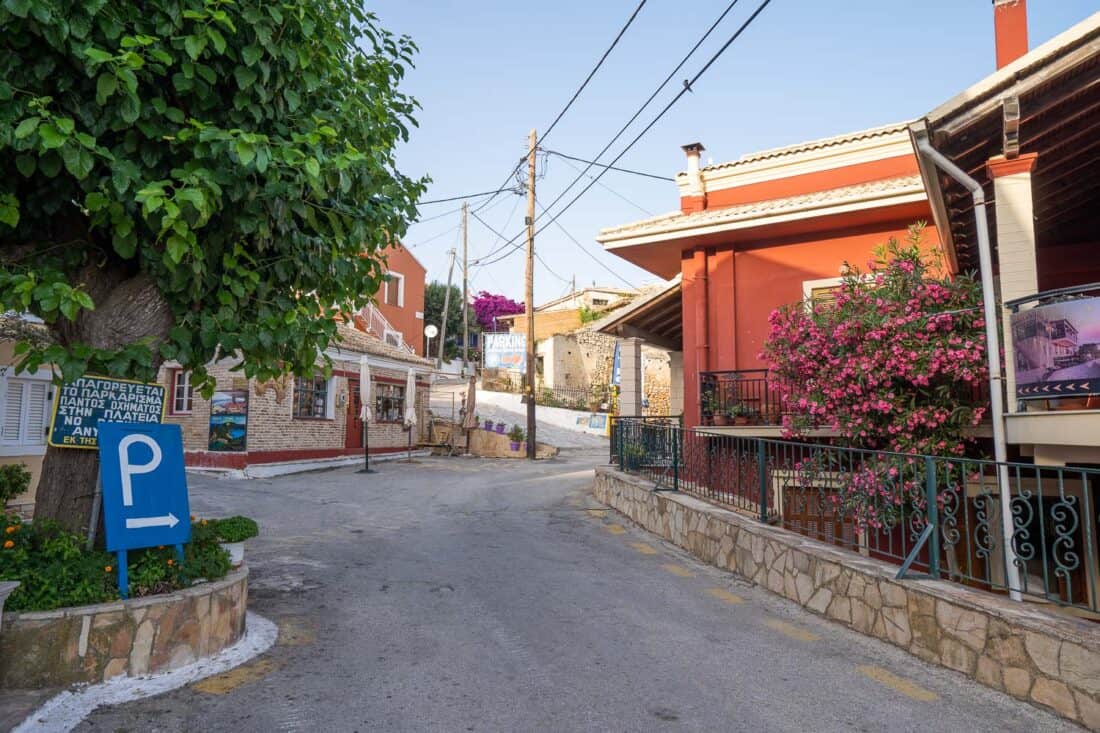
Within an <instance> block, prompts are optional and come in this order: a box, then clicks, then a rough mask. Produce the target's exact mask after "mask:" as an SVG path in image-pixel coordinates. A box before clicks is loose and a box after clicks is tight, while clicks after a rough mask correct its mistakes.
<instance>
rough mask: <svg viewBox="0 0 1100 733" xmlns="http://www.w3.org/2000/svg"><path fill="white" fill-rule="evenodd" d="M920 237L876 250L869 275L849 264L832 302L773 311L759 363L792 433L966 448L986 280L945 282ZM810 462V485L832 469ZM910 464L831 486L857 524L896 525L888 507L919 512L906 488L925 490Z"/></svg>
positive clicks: (867, 443) (974, 413)
mask: <svg viewBox="0 0 1100 733" xmlns="http://www.w3.org/2000/svg"><path fill="white" fill-rule="evenodd" d="M920 239H921V227H920V226H915V227H913V228H912V229H911V230H910V233H909V237H908V239H907V241H906V242H904V243H899V242H898V241H897V240H893V239H892V240H890V241H889V242H888V243H887V244H886V245H884V246H882V247H880V248H877V249H876V251H875V254H874V259H873V260H872V261H870V262H868V264H867V266H868V271H867V272H861V271H859V270H857V269H855V268H851V269H850V270H849V271H848V273H847V274H846V275H845V276H844V277H843V278H842V282H841V284H840V286H839V288H838V289H837V291H836V293H835V295H836V299H835V301H833V302H830V303H819V304H813V303H809V304H807V303H797V304H793V305H790V306H787V307H784V308H781V309H779V310H777V311H775V312H773V313H772V315H771V318H770V333H769V337H768V341H767V344H766V346H765V348H764V353H763V355H762V357H763V358H764V359H765V360H766V361H768V362H769V363H770V367H771V370H770V372H769V379H770V380H771V383H772V386H773V388H774V389H775V390H776V391H777V393H778V395H779V398H780V400H781V404H782V406H783V412H784V418H783V420H784V427H785V428H786V432H787V435H788V437H797V436H799V435H804V434H805V433H806V431H808V430H811V429H813V428H828V429H831V430H833V431H835V432H836V433H838V434H839V436H840V437H841V441H840V442H841V443H842V444H844V445H846V446H850V447H854V448H865V449H873V450H880V451H894V452H897V453H907V454H913V453H923V454H931V455H941V456H943V455H949V456H958V455H962V454H963V453H964V452H965V451H966V448H967V443H968V440H967V437H966V436H967V429H968V428H970V427H972V426H975V425H977V424H978V423H979V422H980V421H981V418H982V416H983V414H984V413H985V411H986V407H985V404H984V400H983V399H982V398H981V394H982V392H981V386H982V385H983V383H984V382H985V381H986V379H987V375H988V368H987V365H986V348H985V340H984V331H983V329H984V326H985V324H984V321H983V318H982V311H981V307H980V302H981V295H980V293H981V291H980V284H979V283H978V282H977V281H976V280H975V279H974V278H972V277H970V276H969V275H965V274H962V275H958V276H955V277H945V276H943V275H942V274H941V271H940V267H939V264H938V262H937V261H936V258H935V257H934V256H932V255H930V254H929V253H928V250H927V248H924V247H922V246H921V242H920ZM815 456H816V459H815V461H814V464H813V465H809V464H807V465H801V466H799V467H798V468H799V471H800V473H801V474H802V475H803V477H804V478H806V477H808V476H810V475H811V474H818V475H820V473H821V472H822V471H824V470H829V467H828V466H825V465H819V464H820V458H821V454H815ZM911 463H913V461H912V460H910V459H906V458H904V457H902V456H898V457H897V459H896V460H884V459H883V456H882V455H878V456H875V460H874V462H873V465H870V464H869V463H868V462H866V461H865V462H864V463H863V466H864V467H863V468H862V469H859V470H847V471H846V472H845V473H846V475H847V477H848V479H849V480H845V481H841V482H839V484H838V483H837V482H836V481H833V487H834V489H835V492H834V493H833V501H834V503H836V504H840V505H842V506H843V507H844V508H845V509H847V510H848V511H847V513H848V515H849V516H850V517H851V518H852V519H854V521H855V522H856V523H857V524H858V525H860V526H864V527H866V526H872V527H880V526H882V525H883V523H886V524H891V523H892V521H891V520H892V519H896V517H897V515H898V512H897V511H894V510H888V511H886V512H885V514H884V510H886V509H887V508H889V507H895V508H896V507H901V506H902V505H903V504H906V505H908V506H913V501H912V499H913V496H914V491H913V488H914V487H913V486H912V485H910V484H911V483H913V479H914V478H915V479H917V481H918V482H920V483H923V481H922V480H921V479H920V478H919V476H917V474H919V473H920V471H919V470H917V471H914V470H913V469H912V467H911V466H910V465H909V464H911ZM832 475H833V476H835V475H836V473H833V474H832ZM903 475H904V477H903ZM807 480H808V479H807ZM916 493H917V495H919V492H916Z"/></svg>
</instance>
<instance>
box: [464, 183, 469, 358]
mask: <svg viewBox="0 0 1100 733" xmlns="http://www.w3.org/2000/svg"><path fill="white" fill-rule="evenodd" d="M469 209H470V205H469V204H468V203H466V202H465V201H463V202H462V376H464V377H465V376H466V365H467V363H468V362H469V361H470V323H469V320H468V319H467V317H466V311H467V309H468V308H469V307H470V296H469V295H468V294H467V292H466V288H467V287H468V281H467V279H466V278H467V275H468V271H467V270H468V267H469V262H468V259H469V258H468V255H469V250H468V248H467V246H466V233H467V229H466V227H467V219H466V213H467V211H469Z"/></svg>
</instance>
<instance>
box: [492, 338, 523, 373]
mask: <svg viewBox="0 0 1100 733" xmlns="http://www.w3.org/2000/svg"><path fill="white" fill-rule="evenodd" d="M484 366H485V367H488V368H489V369H512V370H514V371H521V372H522V371H524V370H526V369H527V334H525V333H487V334H485V362H484Z"/></svg>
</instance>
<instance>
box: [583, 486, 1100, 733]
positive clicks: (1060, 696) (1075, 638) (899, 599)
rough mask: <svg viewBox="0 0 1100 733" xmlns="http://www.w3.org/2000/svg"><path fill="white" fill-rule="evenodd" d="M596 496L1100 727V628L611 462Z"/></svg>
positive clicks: (818, 602) (746, 571) (722, 562)
mask: <svg viewBox="0 0 1100 733" xmlns="http://www.w3.org/2000/svg"><path fill="white" fill-rule="evenodd" d="M593 494H594V495H595V497H596V499H597V500H599V501H601V502H603V503H604V504H607V505H609V506H611V507H612V508H614V509H615V510H617V511H619V512H621V513H622V514H624V515H625V516H627V517H628V518H630V519H632V520H633V521H635V522H637V523H638V524H639V525H641V526H642V527H643V528H644V529H647V530H649V531H650V532H653V533H654V534H656V535H657V536H659V537H662V538H664V539H666V540H668V541H669V542H672V543H673V544H675V545H678V546H679V547H682V548H684V549H685V550H687V551H688V552H690V553H692V554H693V555H695V556H696V557H698V558H699V559H701V560H703V561H704V562H708V563H711V564H713V565H716V566H717V567H719V568H723V569H726V570H729V571H731V572H733V573H736V574H737V575H740V576H741V577H743V578H746V579H748V580H750V581H752V582H753V583H755V584H757V585H760V586H763V587H764V588H767V589H768V590H770V591H771V592H773V593H776V594H778V595H781V596H784V597H785V598H787V599H789V600H791V601H793V602H795V603H798V604H799V605H801V606H803V607H804V608H806V609H808V610H810V611H812V612H814V613H817V614H820V615H822V616H824V617H826V618H829V619H832V620H833V621H836V622H838V623H840V624H843V625H845V626H847V627H849V628H851V629H854V630H855V631H858V632H860V633H863V634H867V635H869V636H873V637H875V638H878V639H880V640H882V641H885V642H887V643H890V644H893V645H894V646H897V647H900V648H901V649H904V650H906V651H908V652H909V653H910V654H913V655H914V656H916V657H919V658H921V659H923V660H925V661H927V662H932V663H935V664H940V665H942V666H944V667H947V668H948V669H952V670H954V671H956V672H959V673H961V674H964V675H966V676H968V677H970V678H972V679H974V680H976V681H977V682H980V683H981V684H983V685H986V686H988V687H991V688H993V689H995V690H1000V691H1002V692H1005V693H1007V694H1009V695H1012V696H1013V697H1016V698H1018V699H1020V700H1024V701H1027V702H1030V703H1032V704H1034V705H1038V706H1040V707H1044V708H1048V709H1050V710H1053V711H1054V712H1056V713H1058V714H1059V715H1061V716H1063V717H1065V718H1068V719H1070V720H1073V721H1075V722H1078V723H1080V724H1082V725H1084V726H1085V727H1086V728H1089V729H1091V730H1100V627H1098V626H1097V625H1096V624H1095V623H1091V622H1088V621H1084V620H1081V619H1076V618H1072V617H1069V616H1066V615H1060V614H1055V613H1050V612H1048V611H1046V610H1044V609H1043V608H1042V607H1039V606H1036V605H1034V604H1026V603H1013V602H1012V601H1010V600H1008V599H1007V598H1005V597H1004V596H999V595H994V594H992V593H986V592H984V591H979V590H974V589H971V588H967V587H965V586H962V585H957V584H954V583H949V582H946V581H934V580H906V581H898V580H896V579H895V577H894V576H895V574H896V573H897V567H896V566H894V565H889V564H887V563H885V562H881V561H879V560H874V559H871V558H866V557H862V556H860V555H857V554H855V553H850V552H846V551H844V550H841V549H838V548H836V547H832V546H830V545H827V544H824V543H822V542H818V541H816V540H812V539H809V538H806V537H803V536H801V535H798V534H795V533H793V532H790V531H788V530H784V529H781V528H779V527H773V526H771V525H768V524H762V523H760V522H758V521H756V520H755V519H751V518H749V517H746V516H743V515H740V514H737V513H735V512H731V511H727V510H725V509H720V508H718V507H716V506H714V505H712V504H708V503H707V502H705V501H702V500H700V499H696V498H694V497H691V496H687V495H685V494H682V493H678V492H667V491H660V492H659V491H655V490H654V486H653V484H652V483H650V482H648V481H645V480H644V479H641V478H639V477H636V476H631V475H628V474H625V473H622V472H619V471H616V470H613V469H611V468H605V467H599V468H597V469H596V480H595V484H594V487H593Z"/></svg>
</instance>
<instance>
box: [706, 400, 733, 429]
mask: <svg viewBox="0 0 1100 733" xmlns="http://www.w3.org/2000/svg"><path fill="white" fill-rule="evenodd" d="M703 411H704V415H708V414H709V415H710V422H711V424H712V425H726V424H728V421H727V420H726V414H725V413H724V412H723V411H722V409H721V406H720V405H719V404H718V395H717V394H715V393H714V392H708V393H707V394H706V396H705V397H703Z"/></svg>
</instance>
